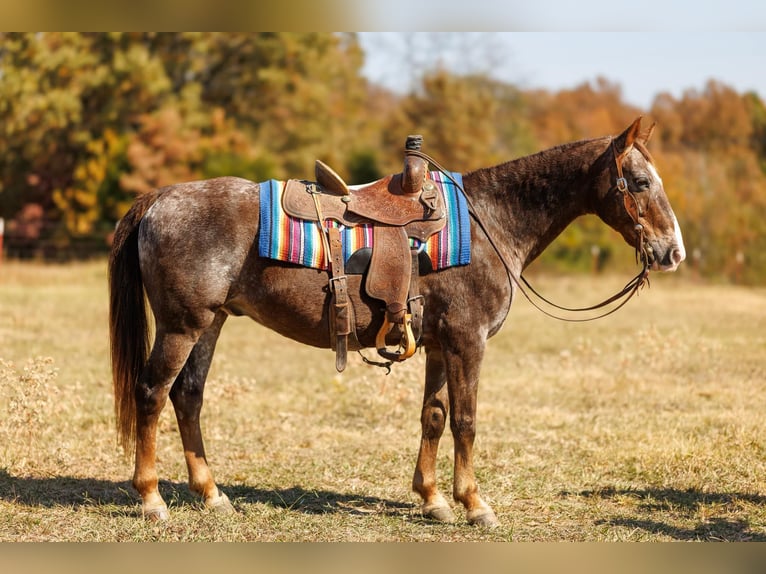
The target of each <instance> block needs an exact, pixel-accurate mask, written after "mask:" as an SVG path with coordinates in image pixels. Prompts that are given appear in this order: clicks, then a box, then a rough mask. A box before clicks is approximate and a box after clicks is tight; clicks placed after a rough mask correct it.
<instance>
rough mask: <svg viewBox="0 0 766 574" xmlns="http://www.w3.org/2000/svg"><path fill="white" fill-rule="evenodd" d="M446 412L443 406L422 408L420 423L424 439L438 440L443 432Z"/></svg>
mask: <svg viewBox="0 0 766 574" xmlns="http://www.w3.org/2000/svg"><path fill="white" fill-rule="evenodd" d="M446 419H447V412H446V409H445V408H444V406H443V405H441V404H437V405H427V406H425V407H423V412H422V413H421V417H420V422H421V424H422V427H423V436H424V437H426V438H438V437H440V436H441V435H442V433H443V432H444V426H445V424H446Z"/></svg>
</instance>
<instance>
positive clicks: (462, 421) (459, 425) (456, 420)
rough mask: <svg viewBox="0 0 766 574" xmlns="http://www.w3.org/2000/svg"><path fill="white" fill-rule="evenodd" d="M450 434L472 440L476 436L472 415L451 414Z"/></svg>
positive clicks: (474, 421) (474, 420)
mask: <svg viewBox="0 0 766 574" xmlns="http://www.w3.org/2000/svg"><path fill="white" fill-rule="evenodd" d="M450 430H451V431H452V436H453V437H455V438H459V439H461V440H473V438H474V437H475V436H476V419H475V418H474V417H473V416H472V415H468V414H462V415H453V416H452V419H451V420H450Z"/></svg>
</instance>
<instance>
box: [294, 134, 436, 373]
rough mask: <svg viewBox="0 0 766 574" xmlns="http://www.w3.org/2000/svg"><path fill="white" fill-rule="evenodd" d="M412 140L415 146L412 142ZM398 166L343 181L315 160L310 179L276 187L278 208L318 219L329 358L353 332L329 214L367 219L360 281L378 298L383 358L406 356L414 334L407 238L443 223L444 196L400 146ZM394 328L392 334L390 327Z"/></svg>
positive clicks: (414, 260) (412, 258)
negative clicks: (326, 275)
mask: <svg viewBox="0 0 766 574" xmlns="http://www.w3.org/2000/svg"><path fill="white" fill-rule="evenodd" d="M412 138H419V136H410V137H408V139H407V144H406V146H407V147H406V149H407V150H410V149H420V148H419V146H420V142H421V141H422V138H420V140H419V141H418V140H415V141H414V143H413V141H412ZM413 146H417V147H413ZM405 154H406V155H405V161H404V170H403V171H402V172H401V173H397V174H394V175H389V176H386V177H383V178H381V179H379V180H377V181H375V182H372V183H370V184H367V185H362V186H349V185H347V184H346V183H345V182H344V181H343V179H342V178H341V177H340V176H339V175H338V174H337V173H336V172H335V171H334V170H333V169H332V168H330V167H329V166H328V165H326V164H324V163H322V162H321V161H319V160H317V162H316V172H315V175H316V182H310V181H303V180H295V179H293V180H288V182H287V184H286V186H285V190H284V193H283V195H282V207H283V209H284V210H285V212H286V213H287V214H288V215H290V216H292V217H296V218H299V219H304V220H309V221H315V222H317V224H318V225H319V226H320V227H321V230H322V237H323V243H324V246H325V251H326V253H328V259H329V271H330V280H329V284H330V291H331V292H332V294H333V301H332V304H331V321H330V330H331V336H332V337H334V338H335V342H336V361H335V366H336V369H337V370H338V371H342V370H343V369H344V368H345V365H346V353H347V349H348V336H349V335H354V340H355V339H356V336H355V329H354V324H355V323H354V321H353V308H350V306H349V301H348V296H347V292H346V275H345V269H344V260H343V249H342V245H341V244H340V234H339V231H338V229H336V228H334V227H328V226H326V225H325V222H326V221H327V220H328V219H330V220H334V221H337V222H338V223H340V224H342V225H344V226H346V227H356V226H359V225H371V226H372V228H373V247H372V256H371V259H370V265H369V268H368V270H367V277H366V279H365V283H364V289H365V291H366V292H367V294H368V295H369V296H370V297H373V298H375V299H379V300H381V301H383V302H384V303H385V318H384V322H383V325H382V326H381V328H380V329H379V331H378V335H377V337H376V347H377V351H378V354H380V355H381V356H382V357H384V358H385V359H388V360H389V361H403V360H405V359H407V358H409V357H411V356H412V355H413V354H414V353H415V350H416V348H417V343H418V341H419V339H420V332H421V325H422V313H423V298H422V296H420V295H419V293H418V289H417V279H418V268H419V261H418V254H417V251H416V250H414V249H410V242H409V238H410V237H412V238H414V239H417V240H419V241H420V242H425V241H426V240H427V239H428V238H429V237H431V236H432V235H433V234H435V233H438V232H439V231H441V230H442V229H443V228H444V226H445V224H446V207H445V204H444V198H443V197H442V194H441V192H440V191H439V189H438V187H437V186H436V185H435V184H434V182H433V181H431V180H430V179H428V164H427V162H426V161H425V160H424V159H422V158H420V157H418V156H416V155H413V154H407V152H406V151H405ZM397 333H398V335H397ZM391 336H393V337H394V338H396V337H397V336H398V337H399V340H398V347H399V349H398V350H395V351H391V350H389V349H387V348H386V338H387V337H388V338H390V337H391Z"/></svg>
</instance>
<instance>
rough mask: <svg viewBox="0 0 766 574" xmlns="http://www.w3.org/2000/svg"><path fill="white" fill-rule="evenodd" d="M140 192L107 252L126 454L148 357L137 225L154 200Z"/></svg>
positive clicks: (118, 411) (117, 402)
mask: <svg viewBox="0 0 766 574" xmlns="http://www.w3.org/2000/svg"><path fill="white" fill-rule="evenodd" d="M157 196H158V194H157V192H151V193H147V194H145V195H142V196H140V197H139V198H138V199H137V200H136V202H135V203H134V204H133V207H131V208H130V210H129V211H128V213H127V214H126V215H125V217H123V218H122V220H121V221H120V223H119V225H118V226H117V229H116V231H115V234H114V242H113V244H112V250H111V253H110V255H109V338H110V349H111V359H112V385H113V390H114V410H115V415H116V419H117V434H118V437H119V441H120V444H121V445H122V447H123V449H125V452H126V453H128V452H130V451H132V450H133V447H134V442H135V432H136V399H135V388H136V384H137V383H138V379H139V377H140V376H141V371H142V370H143V368H144V365H145V364H146V360H147V358H148V356H149V325H148V322H147V311H146V301H145V298H144V283H143V280H142V278H141V269H140V267H139V263H138V225H139V223H140V222H141V219H142V218H143V217H144V215H145V214H146V211H147V210H148V209H149V208H150V207H151V206H152V204H153V203H154V202H155V201H156V199H157Z"/></svg>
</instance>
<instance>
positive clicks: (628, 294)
mask: <svg viewBox="0 0 766 574" xmlns="http://www.w3.org/2000/svg"><path fill="white" fill-rule="evenodd" d="M611 149H612V153H613V154H614V161H615V164H616V166H617V179H616V180H615V183H614V185H613V186H612V187H611V188H610V190H609V191H610V192H612V191H614V190H617V191H618V192H620V193H621V194H622V200H623V205H624V206H625V211H627V213H628V216H629V217H630V218H631V220H632V221H633V228H634V230H635V231H636V235H637V238H636V262H638V261H639V260H640V261H641V264H642V269H641V271H639V272H638V274H637V275H636V276H635V277H633V279H631V280H630V281H628V283H626V284H625V286H624V287H623V288H622V289H621V290H620V291H619V292H618V293H615V294H614V295H612V296H611V297H609V298H607V299H605V300H604V301H601V302H600V303H597V304H595V305H590V306H588V307H564V306H562V305H557V304H556V303H553V302H552V301H549V300H548V299H546V298H545V297H543V296H542V295H540V293H538V292H537V291H536V290H535V289H534V287H532V285H530V284H529V282H528V281H527V280H526V278H524V276H523V275H519V277H518V278H517V277H516V276H515V275H514V274H513V271H512V270H511V266H510V264H509V263H508V261H507V260H506V258H505V257H504V256H503V253H502V251H501V250H500V248H499V247H498V246H497V244H496V243H495V240H494V239H493V238H492V235H491V234H490V233H489V230H488V229H487V226H486V225H485V224H484V222H483V221H482V218H481V216H480V215H479V213H478V212H477V211H476V208H475V207H474V205H473V202H472V201H471V198H470V197H469V196H468V195H467V194H466V192H465V189H464V188H463V186H462V185H461V184H460V183H458V182H457V181H456V180H455V178H453V177H452V175H451V174H450V173H449V172H448V171H447V170H446V169H444V168H443V167H442V166H441V165H439V163H438V162H436V161H435V160H434V159H433V158H432V157H430V156H429V155H428V154H425V153H423V152H421V151H419V150H407V153H408V154H412V155H416V156H418V157H421V158H423V159H424V160H426V161H428V162H429V163H431V164H432V165H433V166H434V167H435V168H436V169H438V170H439V171H440V172H441V173H443V174H444V175H445V176H447V178H449V179H450V180H451V181H452V183H453V184H454V185H455V187H456V188H457V189H459V190H460V191H461V193H462V194H463V197H464V198H465V200H466V203H467V204H468V208H469V211H470V213H471V216H472V217H473V219H474V220H475V221H476V223H477V225H478V226H479V228H480V229H481V230H482V231H483V232H484V235H485V236H486V237H487V239H488V241H489V243H490V245H492V248H493V249H494V250H495V253H497V256H498V257H499V258H500V261H501V262H502V264H503V267H505V271H506V273H507V275H508V279H509V281H510V282H511V284H512V285H516V287H518V289H519V291H521V293H522V294H523V295H524V297H525V298H526V299H527V301H529V302H530V303H531V304H532V306H534V307H535V308H536V309H537V310H538V311H540V312H542V313H543V314H545V315H547V316H548V317H552V318H554V319H558V320H559V321H567V322H571V323H582V322H586V321H594V320H596V319H601V318H602V317H606V316H607V315H611V314H612V313H614V312H615V311H617V310H619V309H621V308H622V307H623V306H624V305H625V304H626V303H627V302H628V301H630V299H632V298H633V296H634V295H635V294H636V293H638V291H639V289H641V288H642V287H643V286H644V285H649V266H650V264H651V263H650V259H651V255H650V248H649V246H648V245H647V244H646V241H645V235H644V226H643V225H642V224H641V223H640V221H639V219H640V217H641V215H642V214H641V206H640V205H639V203H638V200H637V199H636V196H635V195H634V194H633V192H631V191H630V189H629V188H628V181H627V180H626V179H625V176H624V175H623V172H622V162H623V161H624V160H625V157H626V156H627V151H624V152H622V153H621V154H618V153H617V150H616V148H615V147H614V140H612V142H611ZM522 284H523V285H522ZM524 286H526V289H525V288H524ZM527 289H528V290H529V292H527ZM511 290H513V289H511ZM530 293H532V294H533V295H534V296H535V297H537V299H539V300H540V301H543V302H544V303H546V304H547V305H549V306H551V307H553V308H555V309H558V310H560V311H567V312H572V313H581V312H587V311H596V310H598V309H602V308H604V307H606V306H607V305H609V304H611V303H614V302H615V301H620V299H623V298H624V299H623V300H622V301H620V303H619V305H617V306H616V307H613V308H612V309H610V310H608V311H605V312H604V313H601V314H599V315H596V316H594V317H586V318H571V317H563V316H561V315H558V314H556V313H553V312H551V311H548V310H547V309H544V308H543V307H542V306H541V305H540V304H539V303H537V302H536V301H535V300H534V299H533V298H532V296H531V295H530ZM510 305H511V302H510V301H509V303H508V311H506V316H507V314H508V312H509V311H510Z"/></svg>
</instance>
